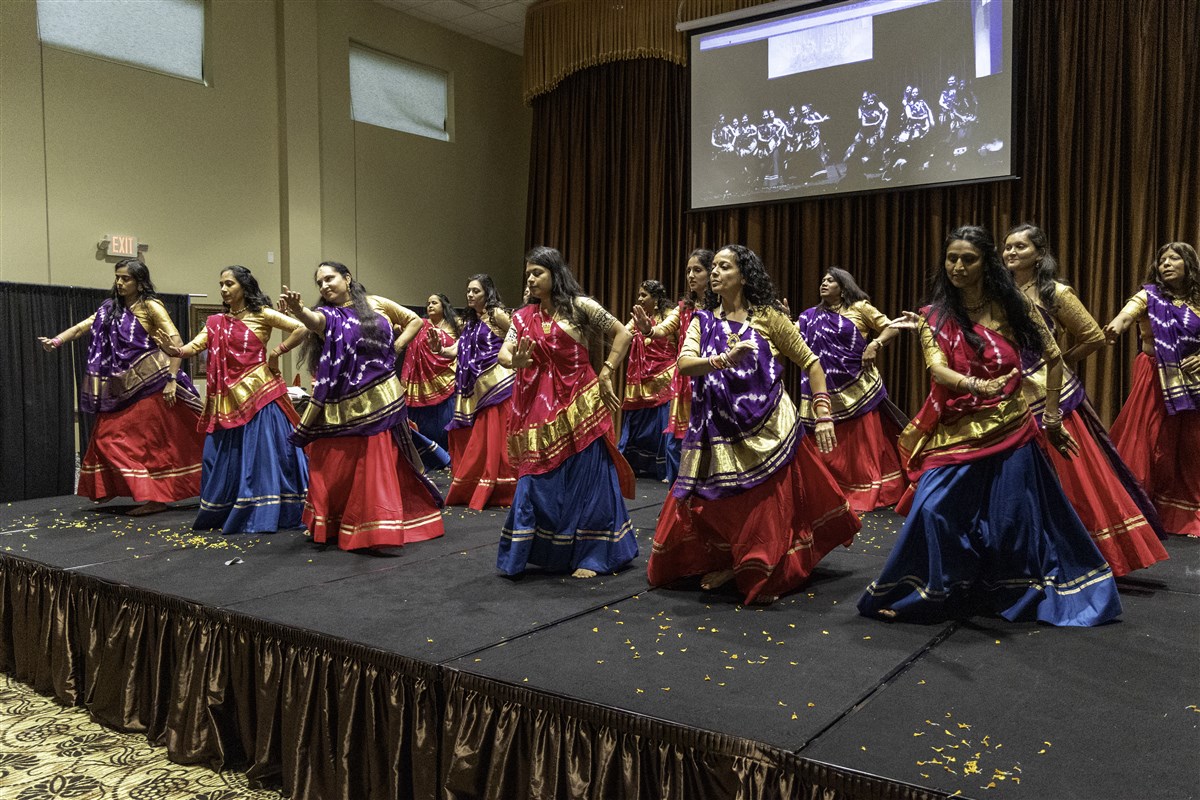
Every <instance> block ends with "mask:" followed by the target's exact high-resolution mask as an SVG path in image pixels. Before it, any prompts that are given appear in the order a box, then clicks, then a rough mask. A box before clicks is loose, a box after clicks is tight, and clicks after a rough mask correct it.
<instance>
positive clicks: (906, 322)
mask: <svg viewBox="0 0 1200 800" xmlns="http://www.w3.org/2000/svg"><path fill="white" fill-rule="evenodd" d="M922 319H923V317H922V316H921V315H920V314H918V313H917V312H915V311H901V312H900V316H898V317H896V318H895V319H894V320H892V321H891V323H890V324H889V325H888V327H889V328H896V329H897V330H902V331H915V330H916V329H917V328H919V327H921V320H922Z"/></svg>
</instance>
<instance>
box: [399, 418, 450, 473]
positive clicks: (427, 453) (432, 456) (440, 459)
mask: <svg viewBox="0 0 1200 800" xmlns="http://www.w3.org/2000/svg"><path fill="white" fill-rule="evenodd" d="M409 414H412V409H409ZM408 432H409V435H411V436H412V440H413V444H414V445H416V448H417V452H418V453H420V455H421V465H422V466H424V467H425V471H426V472H429V471H430V470H431V469H445V468H446V467H448V466H450V454H449V453H447V452H446V450H445V448H442V447H440V446H439V445H438V443H437V442H435V441H433V440H432V439H430V438H429V437H428V436H426V435H425V434H423V433H421V432H420V431H419V430H413V429H412V428H409V429H408Z"/></svg>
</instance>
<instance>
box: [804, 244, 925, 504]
mask: <svg viewBox="0 0 1200 800" xmlns="http://www.w3.org/2000/svg"><path fill="white" fill-rule="evenodd" d="M820 293H821V303H820V305H816V306H813V307H812V308H810V309H808V310H806V311H804V312H803V313H802V314H801V315H800V317H799V319H798V320H796V326H797V327H798V328H799V329H800V335H801V336H802V337H804V341H805V342H806V343H807V344H808V346H809V347H810V348H812V351H813V352H814V353H816V354H817V357H818V358H820V359H821V371H822V372H823V373H824V374H825V385H826V387H827V388H828V391H829V397H830V403H831V414H832V416H833V425H834V431H835V433H836V435H837V446H836V447H834V448H833V450H832V451H831V452H829V453H823V454H822V458H823V459H824V461H825V466H827V467H829V472H830V473H831V474H832V475H833V477H834V480H836V481H837V483H838V486H840V487H841V488H842V492H844V493H845V495H846V499H847V500H849V501H850V507H851V508H852V509H854V511H855V513H858V514H861V513H863V512H865V511H872V510H874V509H876V508H881V507H883V506H890V505H893V504H895V502H896V501H897V500H899V499H900V497H901V495H903V494H904V490H905V488H907V486H908V479H907V477H905V475H904V470H903V469H902V468H901V467H900V452H899V450H898V448H897V445H896V440H897V439H898V438H899V436H900V428H901V427H902V424H903V423H902V422H901V423H900V424H898V422H897V420H898V419H900V420H902V419H903V417H902V415H901V414H900V412H899V409H897V408H895V406H893V405H892V404H891V402H890V401H889V400H888V395H887V389H886V388H885V387H884V385H883V377H882V376H881V375H880V374H879V370H878V369H877V368H876V366H875V359H876V357H877V356H878V355H879V351H880V350H882V349H883V348H884V347H886V346H887V343H888V342H890V341H891V340H892V339H894V338H896V336H898V335H899V334H900V331H899V330H896V329H892V328H889V327H888V325H890V324H891V320H890V319H888V318H887V317H886V316H884V315H883V314H882V313H880V311H879V310H878V309H876V308H875V307H874V306H873V305H871V298H869V297H868V296H867V293H866V292H864V291H863V290H862V289H860V288H859V286H858V284H857V283H856V282H855V281H854V278H853V276H851V275H850V273H849V272H847V271H846V270H844V269H842V268H840V267H830V268H829V269H827V270H825V276H824V277H823V278H822V279H821V289H820ZM871 334H874V338H872V339H870V341H868V339H867V337H868V336H870V335H871ZM812 398H813V392H812V388H811V386H810V385H809V381H808V376H807V375H805V376H802V377H801V379H800V418H801V419H802V420H803V421H804V424H805V426H806V427H807V428H809V429H810V430H811V429H813V427H814V426H815V423H816V418H817V416H818V414H817V413H816V412H815V411H814V410H813V402H812Z"/></svg>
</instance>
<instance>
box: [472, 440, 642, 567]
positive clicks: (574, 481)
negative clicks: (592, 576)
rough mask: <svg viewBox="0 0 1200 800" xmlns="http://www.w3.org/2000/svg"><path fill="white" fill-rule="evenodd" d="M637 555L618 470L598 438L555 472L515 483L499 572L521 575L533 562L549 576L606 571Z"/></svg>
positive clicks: (505, 528)
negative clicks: (583, 571)
mask: <svg viewBox="0 0 1200 800" xmlns="http://www.w3.org/2000/svg"><path fill="white" fill-rule="evenodd" d="M637 554H638V545H637V538H636V537H635V536H634V533H633V523H632V522H630V520H629V512H628V511H627V510H626V509H625V499H624V498H623V497H622V496H621V487H620V486H619V485H618V482H617V470H616V467H614V466H613V462H612V457H611V456H609V454H608V448H607V447H606V446H605V444H604V441H603V440H602V439H597V440H596V441H594V442H592V443H591V444H590V445H588V447H586V448H585V449H584V450H583V452H582V453H576V454H575V455H573V456H571V457H570V458H568V459H567V460H566V461H564V462H563V463H562V464H561V465H560V466H559V467H558V468H557V469H555V470H553V471H552V472H548V473H546V474H544V475H524V476H522V477H520V478H519V479H518V480H517V488H516V493H515V496H514V498H513V504H512V507H511V508H510V509H509V510H508V519H506V520H505V522H504V531H503V532H502V533H501V535H500V554H499V556H498V557H497V558H496V569H498V570H499V571H500V572H502V573H504V574H505V575H518V574H520V573H522V572H524V571H525V567H526V566H527V565H529V564H533V565H536V566H540V567H543V568H544V569H546V570H547V571H549V572H571V571H574V570H576V569H590V570H594V571H595V572H597V573H605V572H614V571H616V570H618V569H620V568H621V567H623V566H625V565H626V564H628V563H629V562H630V561H632V560H633V559H634V558H635V557H636V556H637Z"/></svg>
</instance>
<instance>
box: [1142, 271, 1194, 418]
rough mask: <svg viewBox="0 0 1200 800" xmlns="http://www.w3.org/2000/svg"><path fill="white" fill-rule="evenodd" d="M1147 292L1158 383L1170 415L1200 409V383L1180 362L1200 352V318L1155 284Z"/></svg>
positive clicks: (1149, 284) (1148, 287)
mask: <svg viewBox="0 0 1200 800" xmlns="http://www.w3.org/2000/svg"><path fill="white" fill-rule="evenodd" d="M1142 288H1143V289H1145V290H1146V312H1147V315H1148V316H1149V318H1150V332H1151V333H1152V334H1153V336H1154V355H1155V357H1156V360H1157V361H1158V383H1159V386H1160V387H1161V388H1162V392H1163V400H1165V401H1166V404H1167V413H1168V414H1178V413H1179V412H1180V411H1195V410H1196V409H1197V408H1200V380H1197V376H1196V373H1194V372H1191V373H1189V372H1184V371H1183V369H1182V368H1181V367H1180V365H1179V362H1180V361H1182V360H1183V359H1185V358H1187V357H1188V356H1190V355H1193V354H1195V353H1197V352H1200V315H1197V314H1196V311H1195V310H1194V309H1192V308H1190V307H1189V306H1187V305H1175V304H1174V303H1172V302H1171V301H1170V300H1168V299H1167V298H1165V297H1163V295H1162V291H1161V290H1160V289H1159V288H1158V286H1156V285H1155V284H1153V283H1148V284H1146V285H1145V286H1143V287H1142Z"/></svg>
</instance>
